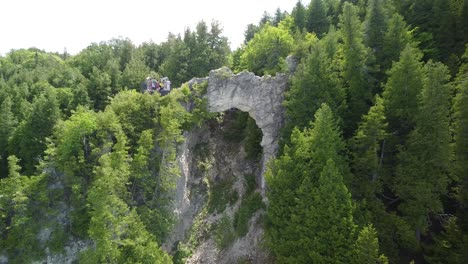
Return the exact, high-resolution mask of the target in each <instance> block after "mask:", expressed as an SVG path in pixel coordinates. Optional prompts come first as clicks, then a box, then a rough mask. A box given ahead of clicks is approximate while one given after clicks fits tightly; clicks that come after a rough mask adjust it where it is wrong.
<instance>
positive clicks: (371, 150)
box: [351, 96, 387, 200]
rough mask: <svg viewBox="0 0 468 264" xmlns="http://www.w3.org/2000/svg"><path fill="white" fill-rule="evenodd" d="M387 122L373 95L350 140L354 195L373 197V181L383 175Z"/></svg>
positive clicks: (382, 104)
mask: <svg viewBox="0 0 468 264" xmlns="http://www.w3.org/2000/svg"><path fill="white" fill-rule="evenodd" d="M386 128H387V123H386V119H385V114H384V102H383V99H382V98H380V97H378V96H377V97H376V99H375V105H374V106H372V107H371V108H370V109H369V112H368V113H367V115H365V116H363V119H362V122H361V123H360V124H359V127H358V129H357V131H356V134H355V136H354V137H353V140H352V142H351V147H352V150H353V152H352V157H353V159H352V160H353V162H352V164H353V165H352V169H353V174H354V178H353V185H352V186H353V195H355V197H357V198H361V199H368V200H374V199H375V197H373V195H374V193H375V192H376V190H375V189H374V188H375V184H376V181H377V180H378V178H379V177H381V176H382V170H383V168H382V161H383V160H382V159H383V156H382V154H383V151H384V147H385V138H386V136H387V135H386V132H385V131H386Z"/></svg>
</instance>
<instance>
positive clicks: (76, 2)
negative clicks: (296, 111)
mask: <svg viewBox="0 0 468 264" xmlns="http://www.w3.org/2000/svg"><path fill="white" fill-rule="evenodd" d="M296 2H297V0H185V1H183V0H165V1H161V0H1V2H0V55H5V54H6V53H7V52H9V51H10V50H11V49H20V48H30V47H37V48H39V49H44V50H46V51H52V52H53V51H58V52H63V51H64V48H66V49H67V51H68V52H69V53H71V54H76V53H78V52H79V51H81V50H82V49H84V48H86V47H87V46H88V45H89V44H91V43H92V42H100V41H107V40H110V39H111V38H116V37H119V36H121V37H124V38H127V37H128V38H129V39H131V40H132V42H133V43H134V44H136V45H139V44H141V43H142V42H144V41H150V40H152V41H154V42H155V43H160V42H162V41H165V40H166V37H167V35H168V33H169V32H172V33H174V34H178V33H180V34H183V32H184V29H185V28H186V27H190V28H191V29H192V30H194V29H195V26H196V24H197V22H198V21H200V20H204V21H205V22H207V24H210V23H211V21H212V20H213V19H214V20H218V21H219V22H220V23H221V25H222V26H223V28H224V31H223V35H224V36H226V37H228V38H229V41H230V43H231V48H233V49H234V48H237V47H238V46H239V45H240V43H241V42H242V41H243V40H244V31H245V29H246V26H247V24H249V23H255V24H256V23H258V21H259V20H260V18H261V17H262V14H263V12H264V11H267V12H268V13H270V14H271V15H273V14H274V12H275V11H276V9H277V8H278V7H279V8H280V9H281V10H286V11H288V12H291V10H292V9H293V7H294V5H295V3H296ZM302 2H303V3H305V2H308V1H304V0H303V1H302Z"/></svg>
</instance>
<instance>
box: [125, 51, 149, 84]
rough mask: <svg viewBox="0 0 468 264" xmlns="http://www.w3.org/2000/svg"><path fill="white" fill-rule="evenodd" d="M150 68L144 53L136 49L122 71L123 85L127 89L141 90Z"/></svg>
mask: <svg viewBox="0 0 468 264" xmlns="http://www.w3.org/2000/svg"><path fill="white" fill-rule="evenodd" d="M149 72H150V69H149V67H148V66H146V65H145V62H144V58H143V54H142V53H141V52H139V51H135V52H133V54H132V57H131V59H130V61H129V62H128V64H126V66H125V69H124V71H123V72H122V85H123V86H124V87H126V88H127V89H133V90H139V89H140V86H141V83H142V82H143V81H144V80H145V78H146V77H147V76H148V74H149Z"/></svg>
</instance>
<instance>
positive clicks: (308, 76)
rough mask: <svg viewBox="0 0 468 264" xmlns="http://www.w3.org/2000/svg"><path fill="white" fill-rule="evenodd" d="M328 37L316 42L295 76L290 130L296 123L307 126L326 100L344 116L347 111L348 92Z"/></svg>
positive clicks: (289, 105) (288, 95)
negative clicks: (329, 46) (344, 86)
mask: <svg viewBox="0 0 468 264" xmlns="http://www.w3.org/2000/svg"><path fill="white" fill-rule="evenodd" d="M327 37H328V36H327ZM327 37H326V38H327ZM327 41H328V39H327V40H321V41H320V42H319V43H314V44H312V47H311V48H310V49H311V52H310V54H309V55H308V56H307V58H305V59H304V60H303V61H302V63H301V64H300V65H299V66H298V68H297V69H296V72H295V74H294V76H293V78H292V86H291V89H290V90H289V91H288V92H287V93H286V100H285V102H284V105H285V107H286V115H287V124H286V131H287V132H286V134H289V133H290V132H291V131H292V128H293V127H296V126H297V127H298V128H299V129H303V128H305V127H306V126H308V124H309V122H310V121H313V115H314V113H315V112H316V111H317V110H318V109H319V108H320V106H321V104H322V103H326V104H327V105H328V106H329V107H330V108H331V109H332V111H333V112H335V113H337V114H338V116H340V117H341V116H342V114H343V113H344V110H345V94H344V91H343V89H342V85H341V83H340V80H339V78H338V76H337V74H336V72H335V71H334V70H333V65H332V63H333V62H332V58H331V57H330V56H329V54H328V52H327V51H326V48H327V47H326V45H327V44H328V43H327ZM331 41H333V40H331ZM335 41H336V40H335Z"/></svg>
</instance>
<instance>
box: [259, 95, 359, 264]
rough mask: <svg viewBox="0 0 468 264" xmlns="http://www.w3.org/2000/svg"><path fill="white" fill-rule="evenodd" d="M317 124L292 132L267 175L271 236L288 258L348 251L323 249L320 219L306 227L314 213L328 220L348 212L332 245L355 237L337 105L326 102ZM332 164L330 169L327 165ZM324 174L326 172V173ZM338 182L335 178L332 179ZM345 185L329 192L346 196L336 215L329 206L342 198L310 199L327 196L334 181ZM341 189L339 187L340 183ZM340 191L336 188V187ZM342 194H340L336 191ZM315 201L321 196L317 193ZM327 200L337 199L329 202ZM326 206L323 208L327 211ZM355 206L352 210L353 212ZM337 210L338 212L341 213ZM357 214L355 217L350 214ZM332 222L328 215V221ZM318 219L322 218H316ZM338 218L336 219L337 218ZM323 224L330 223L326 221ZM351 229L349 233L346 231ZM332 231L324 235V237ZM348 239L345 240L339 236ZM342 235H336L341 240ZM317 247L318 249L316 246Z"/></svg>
mask: <svg viewBox="0 0 468 264" xmlns="http://www.w3.org/2000/svg"><path fill="white" fill-rule="evenodd" d="M311 127H312V129H310V130H309V129H305V130H304V132H300V131H299V130H298V129H295V130H293V133H292V135H291V146H290V147H289V146H286V147H285V150H284V154H283V155H282V156H281V157H279V158H278V159H277V160H275V161H274V162H273V164H272V166H271V168H270V169H269V170H268V172H267V174H266V180H267V184H268V186H269V192H268V193H267V195H268V199H269V206H268V209H267V212H268V223H269V224H268V228H267V231H266V232H267V233H266V237H267V241H268V244H269V245H270V248H271V250H272V251H273V253H274V255H275V256H276V257H277V260H278V261H279V262H281V263H283V262H295V261H296V262H297V261H299V262H305V263H307V261H309V262H310V260H311V259H315V260H318V259H322V258H325V259H330V258H331V259H333V258H334V257H336V259H342V258H343V257H344V252H345V251H346V249H345V248H344V249H343V251H340V250H338V251H339V252H340V253H339V254H340V256H334V255H330V254H332V253H330V248H328V247H327V248H323V246H320V245H318V244H317V243H319V242H314V241H313V236H314V235H317V234H318V233H317V232H320V230H321V231H322V232H324V230H328V229H326V228H325V229H321V228H322V227H321V226H320V224H319V223H313V222H310V223H309V227H308V228H306V227H301V225H302V224H303V223H304V221H308V220H307V219H310V218H311V217H315V218H314V219H315V221H316V220H317V217H319V216H320V217H322V216H323V217H324V219H328V218H333V217H338V215H339V216H340V217H343V216H345V215H346V216H345V218H344V219H342V220H340V221H339V223H342V224H343V225H342V226H341V225H340V226H339V227H335V228H332V229H331V230H329V232H331V233H333V235H330V236H331V237H330V240H327V241H328V242H329V243H330V244H333V243H335V242H336V243H338V244H337V245H342V244H341V243H345V241H348V240H347V239H349V238H350V237H351V234H352V230H350V229H349V228H351V227H352V225H351V222H349V220H350V219H351V220H352V213H350V214H349V215H348V213H349V212H352V206H351V200H346V199H348V198H350V195H349V193H348V192H347V189H346V187H345V185H344V183H343V177H346V176H347V175H349V172H348V169H347V164H346V162H345V160H344V158H343V156H342V154H341V153H342V151H343V150H344V143H343V141H342V139H341V136H340V131H339V128H338V126H337V122H336V120H335V118H334V117H333V113H332V111H331V109H330V108H329V107H328V106H327V105H326V104H322V107H321V108H320V109H319V110H318V111H317V112H316V114H315V121H314V123H313V124H312V125H311ZM325 167H327V168H325ZM321 174H322V175H321ZM316 182H321V183H323V184H322V185H323V188H322V189H321V190H319V189H320V188H321V187H320V186H318V187H317V186H316ZM332 182H333V183H332ZM329 184H331V185H333V186H335V185H334V184H336V185H337V186H339V187H338V188H337V190H336V192H331V193H329V194H328V195H331V196H334V197H339V198H340V199H341V200H340V202H339V205H338V206H337V208H333V209H332V210H336V211H333V213H332V214H330V215H329V214H327V212H326V211H327V210H328V209H323V208H325V207H327V208H328V206H330V207H333V206H335V204H334V202H337V200H333V199H331V198H330V199H328V198H327V197H324V198H323V199H322V198H317V201H316V202H312V203H311V202H310V201H311V200H310V199H312V198H311V195H312V193H311V192H310V191H312V192H313V194H317V195H318V194H320V195H325V194H326V193H328V192H330V190H329V188H331V185H329ZM334 188H335V187H334ZM334 190H335V189H334ZM335 195H336V196H335ZM312 197H313V199H314V201H315V199H316V198H315V196H314V195H312ZM327 202H330V203H333V204H328V205H327V204H326V203H327ZM315 203H320V204H321V206H323V208H322V207H321V209H320V210H314V208H311V206H312V205H313V204H315ZM322 209H323V210H322ZM349 210H351V211H349ZM335 214H336V215H335ZM347 217H351V218H347ZM324 221H325V222H327V221H326V220H324ZM316 222H317V221H316ZM333 223H335V222H333ZM323 225H326V224H325V223H323ZM344 230H346V232H345V231H344ZM322 235H323V237H325V236H327V235H326V234H320V236H321V237H322ZM343 238H346V239H344V240H342V242H339V241H337V240H340V239H343ZM335 239H336V240H335ZM311 245H313V247H317V248H313V247H312V246H311Z"/></svg>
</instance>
